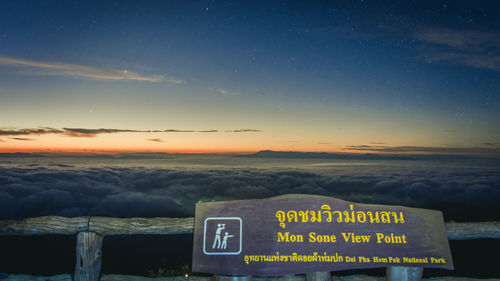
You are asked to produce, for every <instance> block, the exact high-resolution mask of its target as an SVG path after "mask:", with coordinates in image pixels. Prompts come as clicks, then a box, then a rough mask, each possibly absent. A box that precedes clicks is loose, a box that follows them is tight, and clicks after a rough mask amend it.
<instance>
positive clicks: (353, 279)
mask: <svg viewBox="0 0 500 281" xmlns="http://www.w3.org/2000/svg"><path fill="white" fill-rule="evenodd" d="M0 280H2V281H73V277H72V276H71V275H70V274H61V275H54V276H49V277H47V276H43V277H42V276H31V275H17V274H12V275H2V274H0ZM383 280H385V277H376V276H368V275H359V274H357V275H348V276H332V281H383ZM498 280H499V279H498V278H491V279H478V278H467V277H451V276H444V277H432V278H424V279H422V281H498ZM101 281H213V277H201V276H189V277H187V278H186V277H184V276H175V277H157V278H148V277H143V276H134V275H119V274H109V275H103V276H102V277H101ZM253 281H305V276H304V275H293V276H280V277H253Z"/></svg>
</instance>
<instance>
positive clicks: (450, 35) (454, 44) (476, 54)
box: [415, 28, 500, 71]
mask: <svg viewBox="0 0 500 281" xmlns="http://www.w3.org/2000/svg"><path fill="white" fill-rule="evenodd" d="M415 38H416V39H418V40H420V41H421V42H424V43H426V46H425V50H424V55H423V56H422V57H421V59H425V60H426V61H429V62H432V61H448V62H452V63H457V64H463V65H467V66H471V67H475V68H483V69H490V70H497V71H499V70H500V33H497V32H478V31H464V30H453V29H438V28H426V29H421V30H419V31H418V32H416V33H415Z"/></svg>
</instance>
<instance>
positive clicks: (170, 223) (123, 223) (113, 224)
mask: <svg viewBox="0 0 500 281" xmlns="http://www.w3.org/2000/svg"><path fill="white" fill-rule="evenodd" d="M193 227H194V218H126V219H121V218H108V217H92V218H91V219H90V223H89V230H90V231H94V232H97V233H100V234H102V235H123V234H185V233H193Z"/></svg>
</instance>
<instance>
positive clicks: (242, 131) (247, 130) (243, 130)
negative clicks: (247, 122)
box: [226, 129, 260, 133]
mask: <svg viewBox="0 0 500 281" xmlns="http://www.w3.org/2000/svg"><path fill="white" fill-rule="evenodd" d="M226 132H227V133H248V132H251V133H256V132H260V130H255V129H239V130H228V131H226Z"/></svg>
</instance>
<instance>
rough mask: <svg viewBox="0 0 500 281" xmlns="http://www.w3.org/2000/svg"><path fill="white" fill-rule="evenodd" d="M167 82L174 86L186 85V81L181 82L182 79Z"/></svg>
mask: <svg viewBox="0 0 500 281" xmlns="http://www.w3.org/2000/svg"><path fill="white" fill-rule="evenodd" d="M167 82H168V83H172V84H185V83H186V81H184V80H180V79H168V80H167Z"/></svg>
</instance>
